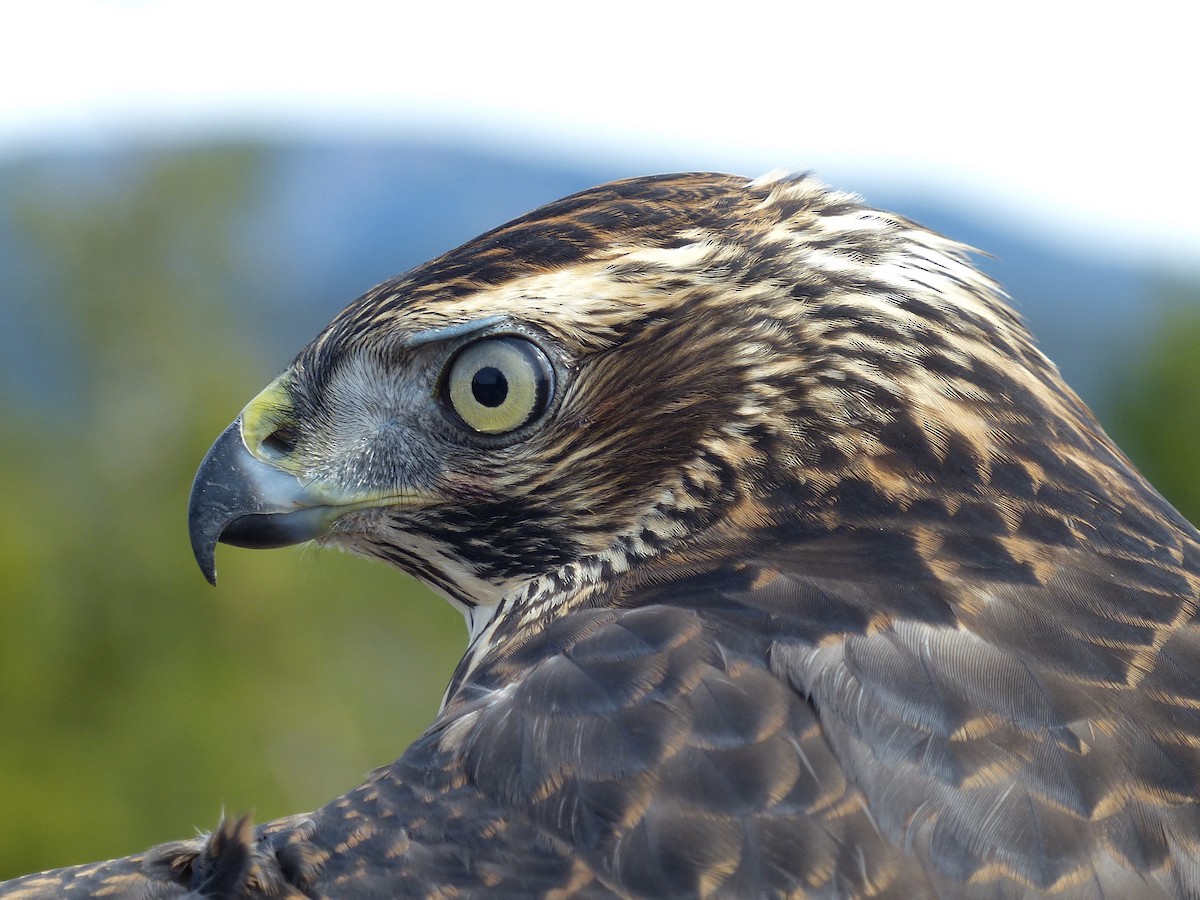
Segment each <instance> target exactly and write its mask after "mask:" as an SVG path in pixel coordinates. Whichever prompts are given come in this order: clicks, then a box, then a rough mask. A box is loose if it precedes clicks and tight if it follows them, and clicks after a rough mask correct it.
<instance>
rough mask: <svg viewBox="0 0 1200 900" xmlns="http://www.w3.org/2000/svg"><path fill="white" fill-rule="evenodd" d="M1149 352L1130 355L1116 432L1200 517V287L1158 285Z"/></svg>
mask: <svg viewBox="0 0 1200 900" xmlns="http://www.w3.org/2000/svg"><path fill="white" fill-rule="evenodd" d="M1159 297H1160V301H1159V308H1158V309H1157V310H1156V315H1155V318H1156V325H1155V328H1154V335H1153V338H1152V340H1151V342H1150V348H1151V349H1150V352H1148V353H1146V354H1145V355H1142V356H1139V357H1136V358H1133V359H1127V360H1124V361H1123V363H1122V364H1121V365H1120V367H1119V368H1120V372H1121V375H1122V377H1121V379H1120V380H1119V381H1117V382H1115V383H1114V387H1113V402H1112V407H1113V413H1114V414H1113V416H1112V420H1113V422H1112V429H1111V431H1112V435H1113V437H1114V439H1116V441H1117V443H1119V444H1120V445H1121V447H1122V449H1124V450H1125V452H1126V453H1128V454H1129V456H1130V458H1131V459H1133V461H1134V462H1135V463H1136V464H1137V465H1138V468H1140V469H1141V471H1142V474H1144V475H1145V476H1146V477H1147V478H1148V479H1149V480H1150V482H1151V484H1153V485H1154V486H1155V487H1157V488H1158V489H1159V490H1160V491H1161V492H1162V493H1163V495H1164V496H1166V498H1167V499H1168V500H1170V501H1171V502H1172V503H1173V504H1175V507H1176V508H1177V509H1178V510H1179V511H1180V512H1181V513H1183V515H1184V516H1185V517H1186V518H1187V519H1188V520H1189V521H1190V522H1192V523H1194V524H1195V523H1200V287H1197V286H1196V285H1194V284H1191V285H1189V284H1185V283H1176V284H1171V285H1168V286H1166V287H1164V288H1163V289H1162V290H1161V291H1159Z"/></svg>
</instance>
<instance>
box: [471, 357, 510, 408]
mask: <svg viewBox="0 0 1200 900" xmlns="http://www.w3.org/2000/svg"><path fill="white" fill-rule="evenodd" d="M471 393H472V394H473V395H474V397H475V399H476V400H478V401H479V404H480V405H481V406H487V407H489V408H491V409H495V408H496V407H497V406H499V405H500V404H501V403H503V402H504V398H505V397H507V396H508V379H507V378H505V377H504V373H503V372H501V371H500V370H499V369H497V368H496V367H495V366H484V367H483V368H482V369H480V370H479V371H478V372H476V373H475V377H474V378H472V379H471Z"/></svg>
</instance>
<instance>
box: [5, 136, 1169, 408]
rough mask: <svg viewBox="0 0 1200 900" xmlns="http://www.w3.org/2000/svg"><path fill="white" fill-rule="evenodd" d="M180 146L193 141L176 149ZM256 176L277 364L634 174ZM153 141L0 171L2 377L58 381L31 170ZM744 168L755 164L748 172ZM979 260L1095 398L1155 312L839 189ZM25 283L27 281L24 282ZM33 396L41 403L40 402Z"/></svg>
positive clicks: (433, 152) (895, 200) (451, 162)
mask: <svg viewBox="0 0 1200 900" xmlns="http://www.w3.org/2000/svg"><path fill="white" fill-rule="evenodd" d="M178 149H179V151H180V152H183V151H185V150H190V151H192V152H194V151H195V149H196V148H195V147H185V146H182V145H181V146H180V147H179V148H178ZM253 149H254V150H255V151H256V158H257V159H258V164H259V171H260V172H261V173H262V182H261V184H259V185H258V194H257V198H256V201H255V202H254V204H253V208H252V213H251V215H250V217H249V218H248V220H247V221H245V222H242V223H239V235H240V236H241V239H243V240H244V241H246V242H248V244H249V245H250V249H251V250H252V252H253V253H254V254H255V255H256V266H255V269H256V271H255V274H254V277H253V279H252V282H253V283H252V284H245V285H237V284H234V285H231V291H232V292H234V293H235V294H238V295H239V296H231V297H230V302H231V304H232V305H233V306H234V308H235V310H236V314H237V315H238V316H239V317H240V318H241V320H242V323H243V324H244V325H245V327H246V328H247V329H249V332H250V334H251V336H252V338H253V339H254V340H255V341H256V342H257V344H258V345H259V346H261V347H262V351H263V353H264V354H265V355H266V356H267V357H268V358H269V359H270V360H271V361H272V362H273V363H274V364H275V368H282V367H283V366H284V365H286V363H287V361H288V360H289V359H290V357H291V355H292V354H293V353H294V352H295V351H296V350H297V349H299V348H300V347H301V346H302V345H303V344H304V343H306V342H307V341H308V340H309V339H310V338H311V337H312V336H313V335H314V334H315V333H316V332H317V330H318V329H319V328H320V327H321V326H322V325H323V324H324V323H325V322H326V321H328V319H329V318H330V317H331V316H332V315H333V314H334V313H336V312H337V311H338V310H339V309H341V308H342V306H344V305H345V304H346V303H348V302H349V301H350V300H352V299H354V297H356V296H358V295H359V294H361V293H362V292H363V291H365V290H367V289H368V288H370V287H371V286H372V285H373V284H375V283H377V282H379V281H382V280H384V279H385V278H389V277H391V276H393V275H395V274H398V273H400V272H402V271H405V270H406V269H408V268H411V267H412V266H415V265H418V264H419V263H421V262H422V261H424V260H426V259H429V258H430V257H433V256H436V255H437V254H439V253H441V252H443V251H445V250H448V249H450V248H451V247H454V246H456V245H458V244H460V243H462V242H463V241H465V240H468V239H470V238H471V237H473V236H474V235H476V234H479V233H480V232H483V231H485V230H487V229H489V228H492V227H494V226H496V225H499V224H501V223H503V222H505V221H507V220H508V219H511V218H513V217H514V216H517V215H520V214H521V213H524V212H526V211H528V210H530V209H532V208H534V207H536V206H538V205H540V204H542V203H545V202H548V201H550V200H553V199H555V198H557V197H560V196H563V195H565V194H568V193H572V192H574V191H577V190H581V189H583V188H586V187H589V186H591V185H594V184H598V183H600V182H603V181H607V180H611V179H613V178H619V177H627V176H632V175H638V174H646V173H645V172H639V171H631V170H629V169H628V168H627V167H624V166H622V165H619V164H616V163H606V162H604V161H603V160H593V161H590V162H587V163H583V162H574V163H572V162H568V161H564V162H560V163H547V162H544V161H540V160H534V159H520V158H517V157H514V156H511V155H504V154H500V153H494V152H490V151H488V150H487V149H486V148H483V147H471V146H467V145H448V144H439V143H433V142H428V143H426V142H420V141H416V140H412V141H383V140H380V141H375V142H365V141H364V142H335V141H327V142H318V141H304V142H287V143H284V142H280V143H264V144H261V145H257V146H254V147H253ZM163 152H164V151H163V149H162V148H161V147H159V148H146V147H136V146H133V147H126V148H123V149H108V150H91V151H86V150H76V151H73V152H61V153H58V154H54V155H46V156H43V157H39V158H36V159H32V158H31V159H23V160H17V161H10V162H8V163H6V164H4V165H2V166H0V354H2V355H3V357H4V361H3V362H0V387H3V386H4V385H3V382H4V381H7V382H9V384H8V388H7V389H6V390H4V391H3V394H5V395H7V396H8V397H9V398H16V399H17V402H20V400H19V398H20V397H21V396H22V395H23V394H25V393H26V392H30V391H32V392H35V393H37V392H41V393H43V394H44V393H45V392H47V391H63V390H69V385H66V384H63V383H62V376H61V373H59V375H57V376H54V377H51V373H50V372H49V371H48V366H47V362H46V360H47V359H48V358H50V357H53V358H57V359H62V358H69V354H64V349H65V348H64V347H62V346H50V345H49V344H48V340H49V338H48V337H47V336H48V335H51V334H55V333H56V332H55V330H54V329H53V328H48V327H47V326H46V322H45V317H47V316H50V317H52V316H54V315H55V311H54V310H53V309H52V301H51V300H50V299H48V298H46V297H41V298H38V299H39V302H34V300H33V298H31V297H30V296H21V294H22V291H23V289H24V290H31V289H30V288H28V286H29V285H31V284H32V285H38V284H43V283H44V282H45V279H39V277H38V273H36V272H30V271H28V263H27V261H26V260H24V259H23V258H22V257H21V253H20V245H21V241H20V235H19V234H18V233H16V232H15V230H14V229H15V225H14V220H13V216H12V214H11V209H10V208H9V204H8V199H9V198H10V197H12V196H13V193H14V192H13V190H12V189H13V188H14V187H15V186H16V185H17V184H18V183H19V182H22V181H24V180H26V179H28V178H29V177H31V175H33V174H36V176H37V178H38V179H39V180H40V181H41V182H42V183H51V184H53V183H58V182H66V183H85V182H87V180H88V179H89V178H91V179H92V180H93V181H94V182H96V183H104V182H105V181H107V180H110V179H111V178H112V177H113V176H114V174H115V173H124V174H125V175H128V173H129V172H131V171H132V172H136V171H137V169H138V168H139V166H141V165H144V164H145V163H146V161H147V160H148V159H151V158H156V157H161V155H162V154H163ZM746 174H751V175H753V174H756V173H746ZM837 187H841V188H845V189H848V190H854V191H857V192H859V193H861V194H863V195H864V196H865V197H866V199H867V200H868V202H870V203H871V204H872V205H874V206H879V207H882V208H885V209H891V210H894V211H896V212H899V213H901V214H903V215H906V216H908V217H909V218H912V219H914V220H916V221H918V222H921V223H922V224H924V225H926V226H928V227H930V228H933V229H934V230H936V231H939V232H941V233H943V234H946V235H948V236H950V237H952V238H955V239H957V240H961V241H963V242H965V243H967V244H970V245H971V246H973V247H976V248H978V249H979V250H981V251H985V252H986V253H987V254H990V255H989V256H980V257H978V258H977V260H976V262H977V263H978V264H979V265H980V267H981V268H983V269H984V270H985V271H986V272H988V273H989V274H990V275H992V276H993V277H994V278H996V279H997V280H998V281H999V282H1000V283H1001V284H1002V285H1003V286H1004V288H1005V290H1006V291H1007V292H1008V294H1009V295H1010V296H1011V297H1012V298H1013V302H1014V305H1015V306H1016V307H1017V309H1018V310H1019V311H1020V312H1021V313H1022V314H1023V315H1024V316H1025V317H1026V319H1027V320H1028V322H1029V324H1030V327H1031V328H1032V329H1033V331H1034V333H1035V335H1037V337H1038V339H1039V343H1040V344H1041V346H1042V347H1043V349H1044V350H1045V351H1046V352H1047V354H1048V355H1049V356H1050V357H1051V358H1052V359H1054V360H1055V361H1056V362H1057V363H1058V364H1059V365H1060V367H1061V368H1062V370H1063V372H1064V374H1065V375H1066V377H1067V379H1068V381H1069V382H1071V384H1072V385H1073V386H1074V387H1075V388H1076V389H1077V390H1079V391H1080V393H1081V394H1082V395H1083V396H1084V397H1085V399H1087V400H1088V401H1089V402H1092V403H1093V404H1095V405H1096V406H1098V407H1100V408H1103V406H1104V396H1105V388H1106V386H1107V385H1108V384H1110V383H1111V379H1112V374H1111V373H1106V370H1107V369H1108V368H1109V367H1110V366H1111V365H1112V364H1113V360H1114V359H1119V358H1120V356H1119V354H1126V355H1128V354H1136V353H1140V352H1142V350H1143V348H1144V342H1145V338H1146V336H1147V333H1148V331H1149V320H1150V319H1151V318H1152V317H1151V316H1150V313H1151V312H1152V311H1153V309H1154V302H1153V301H1154V298H1153V297H1152V296H1151V290H1152V287H1153V285H1154V283H1155V279H1154V277H1153V276H1154V273H1152V272H1150V271H1143V270H1139V269H1137V268H1136V267H1133V266H1129V265H1123V264H1120V263H1117V262H1113V261H1112V260H1110V259H1103V258H1100V257H1099V256H1094V257H1092V256H1087V255H1085V254H1083V253H1078V252H1073V251H1068V250H1066V249H1061V248H1058V247H1053V246H1050V245H1049V244H1047V243H1046V242H1045V241H1040V240H1037V239H1034V238H1032V237H1029V236H1027V235H1024V234H1021V233H1019V232H1018V231H1016V230H1014V229H1013V227H1011V226H1008V225H1007V224H1005V225H999V224H996V223H994V222H991V221H988V220H985V219H984V218H982V217H976V216H973V215H972V211H971V210H951V209H947V208H945V207H944V206H943V205H942V204H940V203H939V202H937V201H936V200H932V199H930V198H927V197H922V196H921V194H920V193H919V192H916V191H914V190H913V187H912V186H911V185H909V184H906V185H903V186H900V185H891V184H887V183H876V182H868V181H866V180H865V179H864V182H863V183H862V184H838V185H837ZM23 286H24V287H23ZM41 399H46V398H44V397H43V398H41Z"/></svg>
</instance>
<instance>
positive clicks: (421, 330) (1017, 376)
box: [190, 174, 1141, 634]
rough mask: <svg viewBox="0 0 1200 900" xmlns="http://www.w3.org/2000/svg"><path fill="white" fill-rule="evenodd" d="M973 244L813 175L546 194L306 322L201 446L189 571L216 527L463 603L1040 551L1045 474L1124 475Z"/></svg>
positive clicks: (1025, 556) (1067, 529)
mask: <svg viewBox="0 0 1200 900" xmlns="http://www.w3.org/2000/svg"><path fill="white" fill-rule="evenodd" d="M965 254H966V248H964V247H962V246H960V245H958V244H955V243H953V242H951V241H948V240H946V239H944V238H942V237H939V236H937V235H935V234H933V233H931V232H929V231H926V230H924V229H923V228H921V227H919V226H917V225H915V224H914V223H912V222H910V221H907V220H905V219H904V218H902V217H899V216H896V215H893V214H889V213H885V212H881V211H878V210H874V209H870V208H868V207H866V206H864V205H863V204H862V203H860V202H859V201H858V200H857V199H856V198H854V197H852V196H849V195H847V194H843V193H838V192H834V191H831V190H828V189H827V188H825V187H824V186H822V185H821V184H819V183H818V182H817V181H815V180H814V179H812V178H811V177H808V176H794V175H785V176H781V175H773V176H767V177H765V178H761V179H758V180H753V181H750V180H746V179H744V178H739V177H735V176H729V175H715V174H687V175H670V176H660V177H649V178H637V179H632V180H628V181H622V182H617V183H614V184H610V185H606V186H603V187H599V188H595V189H592V190H589V191H585V192H583V193H580V194H577V195H575V196H572V197H569V198H566V199H564V200H561V201H558V202H556V203H552V204H550V205H549V206H546V207H543V208H541V209H539V210H536V211H535V212H532V213H530V214H528V215H526V216H524V217H522V218H520V219H517V220H516V221H514V222H511V223H509V224H507V225H505V226H502V227H500V228H498V229H496V230H494V231H492V232H489V233H487V234H485V235H483V236H481V237H479V238H477V239H476V240H473V241H471V242H470V243H468V244H466V245H464V246H462V247H460V248H458V249H456V250H453V251H451V252H450V253H447V254H446V255H444V256H442V257H440V258H438V259H435V260H433V261H432V262H430V263H428V264H426V265H424V266H421V267H419V268H417V269H415V270H413V271H411V272H409V273H407V274H405V275H403V276H400V277H398V278H396V279H393V280H391V281H389V282H386V283H384V284H382V285H380V286H379V287H377V288H375V289H374V290H372V291H371V292H369V293H368V294H366V295H365V296H364V297H362V298H360V299H359V300H357V301H355V302H354V303H352V304H351V305H350V306H349V307H347V308H346V309H345V310H344V311H343V312H342V313H341V314H340V315H339V316H337V318H335V319H334V320H333V322H332V323H330V325H329V326H328V327H327V328H326V329H325V330H324V331H323V332H322V333H321V334H320V335H319V336H318V337H317V338H316V339H315V340H314V341H313V342H312V343H311V344H310V345H309V346H308V347H306V348H305V349H304V350H303V351H301V353H300V354H299V355H298V356H297V357H296V359H295V361H294V362H293V363H292V365H291V366H290V367H289V368H288V369H287V371H286V372H284V373H283V374H282V375H281V376H280V377H279V378H278V379H276V380H275V381H274V382H273V383H272V384H271V385H270V386H268V387H267V388H266V389H265V390H264V391H263V392H262V393H260V394H259V395H258V396H257V397H255V398H254V399H253V400H252V401H251V402H250V403H249V405H247V406H246V408H245V409H244V410H243V411H242V413H241V415H240V416H238V418H237V420H236V421H235V422H234V423H233V424H232V425H231V426H230V427H229V429H228V430H227V431H226V432H225V433H224V434H223V435H222V437H221V438H220V440H219V441H218V442H217V443H216V444H215V445H214V447H213V448H212V450H211V451H210V452H209V455H208V457H207V458H206V460H205V462H204V464H203V466H202V468H201V470H200V473H199V475H198V476H197V481H196V485H195V488H194V491H193V495H192V501H191V507H190V524H191V534H192V541H193V547H194V550H195V553H196V557H197V559H198V560H199V562H200V565H201V567H202V568H203V570H204V572H205V573H206V575H207V576H208V577H209V578H210V580H211V579H213V578H214V576H215V569H214V545H215V543H216V542H217V541H223V542H226V543H230V544H235V545H239V546H250V547H273V546H280V545H284V544H291V543H296V542H300V541H306V540H317V541H319V542H320V543H322V544H326V545H334V546H338V547H341V548H345V549H347V550H351V551H354V552H356V553H361V554H365V555H368V556H374V557H379V558H382V559H384V560H387V561H388V562H391V563H392V564H394V565H396V566H398V567H399V568H401V569H403V570H405V571H407V572H409V573H411V574H413V575H415V576H416V577H417V578H419V579H421V580H422V581H424V582H425V583H427V584H428V585H430V586H431V587H433V588H434V589H436V590H437V591H439V592H440V593H442V594H444V595H445V596H446V597H448V598H449V599H450V600H451V601H452V602H453V603H454V604H456V605H457V606H458V607H460V608H461V609H462V610H463V611H464V613H465V614H466V616H467V618H468V622H469V625H470V627H471V629H472V632H473V634H474V633H478V632H479V631H480V630H482V629H483V628H484V627H485V626H486V625H487V624H488V623H489V621H491V620H492V619H493V618H494V617H495V615H496V612H497V610H499V609H503V610H504V612H505V613H506V614H507V615H509V616H510V618H513V620H514V621H520V622H522V623H524V624H525V625H531V626H536V623H537V621H538V620H539V619H541V618H543V617H544V616H546V615H547V614H549V613H550V612H551V610H549V609H548V608H547V605H546V603H545V602H540V601H538V600H537V598H538V597H542V596H543V594H545V595H547V596H553V597H554V598H555V603H568V602H569V603H581V602H586V601H587V597H588V591H587V589H586V588H587V585H588V584H592V583H601V582H603V583H604V584H606V585H608V586H610V587H611V586H612V585H613V584H629V585H637V584H647V583H654V582H658V581H662V580H664V579H667V578H677V577H680V576H685V575H687V574H689V573H692V572H699V571H704V570H706V569H710V568H712V567H713V566H714V565H716V564H719V563H720V564H724V563H735V562H736V560H737V559H738V558H739V556H740V555H741V554H742V553H743V552H744V551H745V549H746V548H747V547H755V548H758V549H761V548H763V547H764V546H767V547H769V546H770V545H771V543H772V542H781V541H785V540H786V541H787V542H788V543H789V544H798V546H800V547H803V546H807V545H813V546H820V547H821V548H822V554H821V557H820V558H821V560H823V561H824V563H825V564H828V560H829V559H831V558H835V557H836V558H839V559H841V560H842V561H845V559H846V554H851V555H854V554H857V555H861V556H863V558H867V557H869V558H870V559H871V564H872V565H873V566H877V567H882V568H884V569H890V570H892V571H894V572H895V573H896V574H898V575H902V576H905V577H909V576H917V575H920V574H927V573H929V572H931V571H932V572H935V573H936V574H938V575H939V577H953V576H954V575H955V573H958V572H963V573H965V572H971V571H979V570H985V571H986V572H988V573H989V574H990V575H991V576H993V577H999V578H1001V580H1008V579H1011V578H1022V577H1030V575H1031V573H1035V570H1036V569H1037V567H1038V565H1039V559H1040V556H1039V554H1040V550H1039V549H1038V548H1039V547H1040V546H1041V545H1042V544H1043V543H1044V541H1045V539H1046V537H1047V535H1050V536H1057V537H1056V539H1057V540H1058V541H1059V542H1060V543H1062V542H1068V541H1070V540H1073V539H1077V538H1080V537H1082V535H1081V533H1080V531H1081V529H1082V528H1084V527H1085V526H1084V525H1082V524H1080V523H1079V522H1078V521H1075V520H1074V519H1073V518H1072V515H1071V511H1070V503H1069V502H1067V503H1065V504H1064V503H1060V502H1057V501H1058V500H1063V499H1069V498H1065V497H1064V496H1060V495H1065V494H1068V493H1070V492H1077V491H1084V492H1090V493H1091V494H1092V495H1094V496H1106V497H1109V498H1111V500H1106V501H1105V502H1111V503H1113V504H1119V503H1121V502H1123V500H1122V498H1123V497H1125V496H1126V495H1130V494H1132V493H1136V492H1137V491H1139V490H1141V487H1140V486H1141V482H1140V479H1138V478H1137V477H1136V476H1134V475H1131V474H1130V473H1129V471H1128V469H1127V463H1126V462H1125V460H1124V458H1123V457H1122V456H1121V455H1120V453H1119V452H1118V451H1116V450H1115V449H1113V448H1112V447H1111V445H1110V444H1109V443H1108V441H1107V439H1106V438H1105V437H1104V436H1103V434H1102V432H1100V430H1099V429H1098V427H1096V426H1095V424H1094V422H1093V421H1092V419H1091V417H1090V414H1089V413H1088V412H1087V410H1086V409H1085V408H1084V407H1083V406H1082V404H1081V403H1080V401H1079V400H1078V399H1077V398H1076V397H1075V395H1074V394H1073V393H1072V392H1071V391H1070V390H1069V389H1068V388H1067V387H1066V386H1065V385H1064V384H1063V383H1062V382H1061V380H1060V379H1059V376H1058V374H1057V371H1056V370H1055V369H1054V367H1053V366H1052V365H1051V364H1050V363H1049V362H1048V361H1047V360H1046V359H1045V358H1044V357H1043V356H1042V355H1041V353H1040V352H1039V351H1038V350H1037V349H1036V348H1035V347H1034V346H1033V344H1032V342H1031V340H1030V338H1029V336H1028V334H1027V333H1026V331H1025V329H1024V328H1023V326H1022V325H1021V323H1020V321H1019V320H1018V319H1017V317H1016V316H1015V315H1014V314H1013V313H1012V312H1011V311H1010V310H1009V309H1008V308H1007V307H1006V306H1005V305H1004V304H1003V303H1002V301H1001V299H1000V295H999V292H998V290H997V289H996V288H995V286H994V285H993V284H992V283H991V282H990V281H988V280H987V279H986V278H985V277H984V276H982V275H981V274H979V273H978V272H977V271H976V270H975V269H973V268H972V267H971V266H970V265H969V264H968V263H967V262H966V260H965ZM838 548H845V549H844V552H843V553H841V555H840V556H839V550H838ZM545 579H551V580H556V582H555V583H556V584H558V585H559V587H560V588H561V585H562V584H564V583H567V582H570V583H571V584H573V585H574V586H575V589H573V590H562V589H555V590H548V591H542V590H540V589H538V588H531V587H530V585H531V584H533V585H541V584H544V582H545ZM620 594H621V591H620V590H617V591H616V593H615V594H612V593H611V592H610V594H609V596H610V599H611V598H612V597H614V596H616V597H619V596H620Z"/></svg>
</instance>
